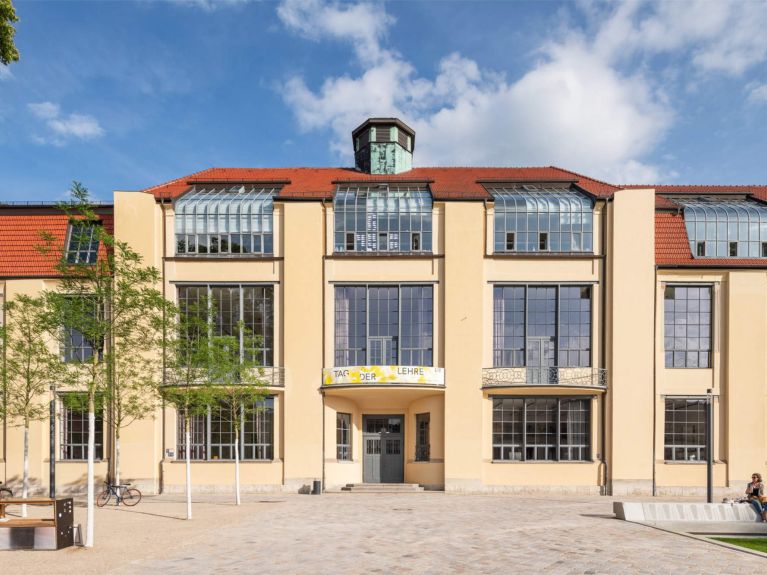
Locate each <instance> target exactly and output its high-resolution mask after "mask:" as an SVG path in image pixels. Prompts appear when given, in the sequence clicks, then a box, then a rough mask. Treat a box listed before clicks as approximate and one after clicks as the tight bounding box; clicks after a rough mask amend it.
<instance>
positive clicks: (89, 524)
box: [85, 392, 96, 547]
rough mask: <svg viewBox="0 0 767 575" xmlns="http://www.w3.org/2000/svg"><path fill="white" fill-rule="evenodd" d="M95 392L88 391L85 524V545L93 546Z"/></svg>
mask: <svg viewBox="0 0 767 575" xmlns="http://www.w3.org/2000/svg"><path fill="white" fill-rule="evenodd" d="M94 403H95V402H94V397H93V392H88V513H87V519H86V524H85V546H86V547H93V521H94V517H93V507H94V505H93V504H94V502H95V497H94V484H93V460H94V458H95V455H96V413H95V412H96V408H95V405H94Z"/></svg>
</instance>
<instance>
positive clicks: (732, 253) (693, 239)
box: [673, 196, 767, 258]
mask: <svg viewBox="0 0 767 575" xmlns="http://www.w3.org/2000/svg"><path fill="white" fill-rule="evenodd" d="M673 200H674V201H675V202H677V203H679V204H681V205H683V206H684V224H685V228H687V239H688V240H689V242H690V251H691V252H692V255H693V257H695V258H761V257H767V206H766V205H764V204H761V203H759V202H756V201H753V200H749V199H746V198H743V197H741V198H734V199H729V198H724V197H714V196H708V197H705V196H704V197H697V198H689V199H683V198H676V197H674V198H673Z"/></svg>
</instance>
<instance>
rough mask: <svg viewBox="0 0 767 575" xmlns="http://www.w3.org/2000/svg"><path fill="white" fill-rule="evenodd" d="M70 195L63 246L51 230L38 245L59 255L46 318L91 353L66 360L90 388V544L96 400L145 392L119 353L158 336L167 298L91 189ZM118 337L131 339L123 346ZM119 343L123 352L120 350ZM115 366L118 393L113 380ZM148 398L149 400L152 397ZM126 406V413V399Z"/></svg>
mask: <svg viewBox="0 0 767 575" xmlns="http://www.w3.org/2000/svg"><path fill="white" fill-rule="evenodd" d="M71 195H72V199H73V202H72V203H71V204H64V205H62V206H61V209H62V210H64V211H65V213H67V214H68V215H69V218H70V229H69V239H68V243H67V245H66V246H62V245H61V244H60V243H57V241H56V239H55V238H54V237H52V236H51V235H44V236H43V240H44V242H45V243H44V245H43V246H41V247H40V250H41V252H43V253H47V254H50V255H52V256H53V257H57V258H58V260H57V265H56V268H57V271H58V275H59V280H58V282H57V286H56V288H55V289H53V290H47V291H45V292H44V293H43V296H44V298H45V306H46V313H47V314H48V317H50V318H52V321H54V320H55V321H56V322H58V325H59V326H63V329H61V328H60V327H58V328H54V329H52V333H53V334H54V335H57V336H58V337H60V338H62V339H63V342H62V343H63V345H64V347H65V349H66V347H67V346H68V345H70V344H71V338H72V337H73V336H76V337H77V338H81V339H82V340H83V341H85V342H87V343H88V346H89V350H90V351H89V353H81V354H79V355H73V356H71V357H68V358H66V359H68V360H69V368H70V373H71V374H72V376H73V377H74V378H76V380H77V385H78V387H79V388H80V389H83V390H84V391H85V395H86V399H87V402H88V472H87V476H88V479H87V483H88V514H87V523H86V536H85V545H86V547H92V546H93V531H94V521H93V508H94V502H95V497H94V495H95V489H94V476H93V475H94V447H95V407H96V401H97V399H98V398H99V397H100V398H103V399H104V402H105V405H106V406H107V407H109V406H111V405H112V404H113V403H114V401H115V400H116V398H122V399H125V395H124V394H125V393H128V395H130V394H132V393H133V391H130V390H131V386H133V388H134V389H135V388H136V386H138V388H140V389H141V390H142V391H146V389H145V387H146V386H145V384H146V382H147V381H148V380H147V379H146V377H147V375H148V374H143V373H138V372H136V371H131V370H126V369H124V368H123V366H122V364H121V360H120V359H119V358H121V357H122V358H123V359H122V361H123V362H124V361H125V353H128V352H129V351H130V349H129V346H130V345H131V343H133V344H135V343H136V342H138V341H140V340H141V338H146V341H148V342H152V341H156V340H157V338H153V337H149V336H147V333H149V332H151V330H152V329H155V330H156V329H159V328H160V327H161V325H162V320H161V317H162V313H161V311H162V309H163V307H164V305H165V300H164V298H163V297H162V294H161V292H160V291H159V290H158V289H157V288H156V287H155V286H157V285H158V284H159V282H160V274H159V272H158V270H157V269H156V268H153V267H151V266H146V265H144V263H143V261H142V258H141V256H140V255H139V254H138V253H136V252H135V251H134V250H133V249H131V247H130V246H129V245H128V244H127V243H125V242H120V241H117V240H116V239H115V237H114V236H113V235H112V234H110V233H109V232H108V231H107V230H106V229H104V226H103V225H102V223H101V220H100V218H99V217H98V216H97V214H96V212H95V210H94V208H93V206H92V205H91V202H90V198H89V194H88V191H87V190H86V189H85V188H84V187H83V186H82V185H81V184H79V183H77V182H75V183H74V184H73V186H72V189H71ZM120 340H124V341H125V342H126V343H125V344H122V343H120ZM116 343H117V346H116V345H115V344H116ZM120 346H122V347H123V348H124V352H125V353H122V354H121V353H118V352H116V351H115V350H116V348H117V347H120ZM70 347H71V345H70ZM145 350H146V348H145V347H143V346H142V347H140V348H139V349H138V350H134V351H137V352H138V353H136V358H139V357H141V356H142V351H145ZM116 358H117V363H116ZM118 370H119V371H120V376H119V385H120V386H121V389H119V390H118V389H117V384H118V380H117V379H116V375H117V373H118ZM149 373H154V375H155V377H156V381H158V382H159V372H157V371H155V372H149ZM139 380H140V381H139ZM128 382H130V384H129V383H128ZM125 390H128V391H127V392H126V391H125ZM147 399H148V400H149V401H151V397H148V398H147ZM117 401H118V402H119V401H122V400H121V399H117ZM122 405H123V410H124V406H125V403H124V402H123V404H122ZM106 415H107V419H109V420H110V421H111V422H112V426H113V427H114V426H115V423H116V422H117V420H116V419H114V417H112V418H110V415H112V414H110V413H107V414H106ZM121 417H122V416H121ZM124 423H125V420H124V419H121V421H120V425H122V424H124Z"/></svg>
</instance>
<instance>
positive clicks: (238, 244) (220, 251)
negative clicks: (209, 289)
mask: <svg viewBox="0 0 767 575" xmlns="http://www.w3.org/2000/svg"><path fill="white" fill-rule="evenodd" d="M278 192H279V188H277V187H272V186H261V185H257V184H248V185H239V186H201V187H199V188H197V187H195V188H193V189H192V190H191V191H189V192H187V193H186V194H184V195H183V196H182V197H181V198H180V199H179V200H177V201H176V203H175V216H176V218H175V220H176V221H175V227H176V254H177V255H180V256H213V257H229V256H241V255H271V254H272V253H273V252H274V246H273V233H272V230H273V222H272V216H273V212H274V197H275V196H276V195H277V193H278Z"/></svg>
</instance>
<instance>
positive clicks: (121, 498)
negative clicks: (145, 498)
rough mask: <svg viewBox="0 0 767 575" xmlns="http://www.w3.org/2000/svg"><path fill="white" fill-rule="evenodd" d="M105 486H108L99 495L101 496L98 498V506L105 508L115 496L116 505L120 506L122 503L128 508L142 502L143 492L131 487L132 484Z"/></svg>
mask: <svg viewBox="0 0 767 575" xmlns="http://www.w3.org/2000/svg"><path fill="white" fill-rule="evenodd" d="M104 485H106V487H105V488H104V491H102V492H101V493H99V496H98V497H97V498H96V505H98V506H99V507H104V505H106V504H107V503H109V500H110V499H112V495H114V496H115V505H120V503H122V504H123V505H126V506H128V507H133V506H134V505H137V504H138V502H139V501H141V491H139V490H138V489H136V488H135V487H131V486H130V483H124V484H122V485H113V484H111V483H108V482H104Z"/></svg>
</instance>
